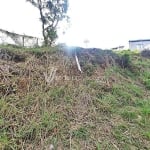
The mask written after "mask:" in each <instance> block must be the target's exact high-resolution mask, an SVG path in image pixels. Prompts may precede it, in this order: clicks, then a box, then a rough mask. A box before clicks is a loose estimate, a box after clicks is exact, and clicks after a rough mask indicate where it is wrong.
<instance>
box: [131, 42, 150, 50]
mask: <svg viewBox="0 0 150 150" xmlns="http://www.w3.org/2000/svg"><path fill="white" fill-rule="evenodd" d="M129 49H130V50H140V51H141V50H144V49H149V50H150V39H144V40H133V41H129Z"/></svg>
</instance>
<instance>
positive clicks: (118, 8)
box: [0, 0, 150, 48]
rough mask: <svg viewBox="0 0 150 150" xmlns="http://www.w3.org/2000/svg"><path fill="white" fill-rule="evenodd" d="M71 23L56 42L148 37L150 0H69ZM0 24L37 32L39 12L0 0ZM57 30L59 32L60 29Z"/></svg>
mask: <svg viewBox="0 0 150 150" xmlns="http://www.w3.org/2000/svg"><path fill="white" fill-rule="evenodd" d="M69 15H70V17H71V27H70V28H69V29H68V30H67V33H66V34H65V35H60V39H59V41H60V42H66V43H67V44H68V45H78V46H84V43H83V41H84V40H85V39H88V40H89V41H90V43H89V46H90V47H100V48H111V47H116V46H119V45H128V40H134V39H135V40H136V39H147V38H148V39H150V21H149V20H150V19H149V18H150V0H70V10H69ZM0 28H2V29H6V30H9V31H14V32H17V33H20V34H28V35H32V36H41V23H40V21H39V12H38V10H37V9H36V8H34V7H33V6H32V5H31V4H30V3H27V2H26V1H25V0H0ZM60 33H61V32H60Z"/></svg>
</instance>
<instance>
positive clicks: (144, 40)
mask: <svg viewBox="0 0 150 150" xmlns="http://www.w3.org/2000/svg"><path fill="white" fill-rule="evenodd" d="M147 41H149V42H150V39H143V40H130V41H129V42H147Z"/></svg>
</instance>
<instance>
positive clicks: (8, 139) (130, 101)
mask: <svg viewBox="0 0 150 150" xmlns="http://www.w3.org/2000/svg"><path fill="white" fill-rule="evenodd" d="M21 53H22V54H23V55H24V54H25V56H26V59H25V61H24V62H17V63H16V62H14V61H7V60H0V77H1V78H0V97H1V98H0V149H4V150H13V149H16V150H17V149H20V150H21V149H22V150H23V149H27V150H35V149H36V150H49V149H50V147H52V145H53V146H54V149H56V150H63V149H70V150H78V149H81V150H93V149H97V150H103V149H105V150H107V149H112V150H113V149H114V150H116V149H118V150H121V149H126V150H128V149H131V150H132V149H147V150H148V149H150V142H149V141H150V126H149V124H150V109H149V108H150V91H149V89H148V88H147V84H148V79H149V77H150V76H149V75H150V74H149V72H150V70H149V68H150V65H149V64H150V60H149V59H146V58H142V57H141V56H140V55H139V56H138V55H132V58H131V62H132V66H134V68H135V69H134V70H133V69H132V70H131V68H130V69H128V68H126V69H122V68H120V67H119V66H117V65H115V64H114V63H111V62H110V63H109V61H107V63H105V64H107V66H104V67H103V66H101V65H99V64H97V65H96V66H95V65H94V69H93V66H92V65H93V64H92V61H91V60H90V61H88V60H87V59H86V60H85V61H86V62H87V63H86V62H85V63H84V65H85V66H82V67H84V68H85V70H84V71H87V72H84V73H83V74H80V73H79V72H78V70H77V67H76V64H75V60H74V58H72V57H71V56H67V54H66V53H65V52H64V51H62V50H61V51H60V50H58V51H55V50H53V51H47V52H40V51H34V52H33V51H32V52H27V51H26V50H25V51H24V52H21ZM88 55H89V54H88ZM90 55H92V54H91V53H90ZM118 57H119V56H118ZM82 61H84V60H83V59H82ZM95 63H96V62H95ZM86 64H87V66H86ZM89 66H90V67H89ZM100 66H101V67H100ZM53 75H54V76H53ZM45 77H48V78H49V79H46V78H45ZM53 77H54V78H53ZM51 79H53V80H51ZM49 81H50V82H49Z"/></svg>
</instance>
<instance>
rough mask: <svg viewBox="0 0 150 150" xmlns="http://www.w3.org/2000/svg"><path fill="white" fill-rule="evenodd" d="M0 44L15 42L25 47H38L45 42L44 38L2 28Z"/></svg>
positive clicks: (0, 30)
mask: <svg viewBox="0 0 150 150" xmlns="http://www.w3.org/2000/svg"><path fill="white" fill-rule="evenodd" d="M0 44H13V45H17V46H24V47H36V46H41V45H42V44H43V39H40V38H37V37H32V36H27V35H20V34H16V33H12V32H9V31H6V30H3V29H0Z"/></svg>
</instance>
